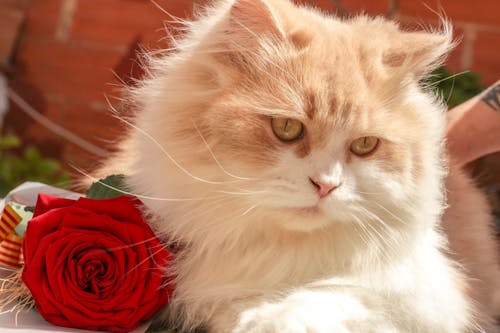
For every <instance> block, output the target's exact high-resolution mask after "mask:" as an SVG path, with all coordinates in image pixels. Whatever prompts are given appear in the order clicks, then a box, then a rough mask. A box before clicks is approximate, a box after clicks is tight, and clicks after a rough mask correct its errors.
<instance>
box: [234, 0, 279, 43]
mask: <svg viewBox="0 0 500 333" xmlns="http://www.w3.org/2000/svg"><path fill="white" fill-rule="evenodd" d="M273 5H274V3H273V0H236V1H235V2H234V4H233V5H232V7H231V9H230V11H229V27H228V29H229V31H228V32H229V33H230V34H231V35H233V37H237V40H238V42H240V43H242V46H245V44H248V43H255V42H258V41H259V39H262V38H282V37H284V36H285V33H284V31H283V27H282V24H281V23H280V18H279V17H278V16H279V15H278V11H277V9H276V8H274V7H273Z"/></svg>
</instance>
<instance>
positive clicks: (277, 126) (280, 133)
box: [271, 118, 304, 142]
mask: <svg viewBox="0 0 500 333" xmlns="http://www.w3.org/2000/svg"><path fill="white" fill-rule="evenodd" d="M271 126H272V128H273V132H274V135H276V136H277V137H278V139H280V140H281V141H285V142H291V141H294V140H297V139H299V138H300V137H301V136H302V133H303V132H304V125H303V124H302V123H301V122H300V121H298V120H296V119H291V118H271Z"/></svg>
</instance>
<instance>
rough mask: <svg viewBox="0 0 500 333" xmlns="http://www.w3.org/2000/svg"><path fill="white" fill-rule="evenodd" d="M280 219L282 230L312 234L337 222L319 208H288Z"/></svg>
mask: <svg viewBox="0 0 500 333" xmlns="http://www.w3.org/2000/svg"><path fill="white" fill-rule="evenodd" d="M285 210H286V212H284V213H283V215H281V218H280V219H279V221H280V225H281V227H282V228H284V229H286V230H289V231H295V232H297V231H302V232H310V231H313V230H316V229H321V228H323V227H326V226H328V225H331V224H332V223H335V221H334V220H333V219H332V218H331V217H329V216H328V215H327V214H325V212H324V211H323V210H322V209H321V208H320V207H318V206H310V207H296V208H290V207H287V208H286V209H285Z"/></svg>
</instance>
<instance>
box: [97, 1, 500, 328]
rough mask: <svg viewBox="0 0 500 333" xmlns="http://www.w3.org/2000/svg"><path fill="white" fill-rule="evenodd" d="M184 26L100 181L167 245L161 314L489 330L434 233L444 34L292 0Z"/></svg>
mask: <svg viewBox="0 0 500 333" xmlns="http://www.w3.org/2000/svg"><path fill="white" fill-rule="evenodd" d="M184 23H185V28H184V30H185V33H184V35H183V36H182V37H175V38H173V40H172V42H173V44H174V49H173V50H165V52H163V53H160V54H158V53H157V54H155V56H151V57H149V58H147V64H146V67H145V68H146V70H147V72H148V75H147V78H145V79H144V80H142V81H140V82H139V83H138V85H137V86H136V87H133V88H131V89H130V91H129V100H130V103H131V107H132V108H134V109H135V110H136V114H135V115H134V117H133V121H128V120H125V119H124V121H125V122H126V123H127V124H128V125H130V126H131V131H130V133H129V134H128V136H127V138H126V139H125V140H124V141H123V144H122V145H121V152H120V153H118V154H117V155H116V156H115V157H113V158H112V159H111V160H110V161H108V162H107V163H106V165H107V166H106V168H103V170H102V173H107V174H109V173H111V172H113V173H116V172H120V173H123V174H125V175H126V176H127V183H128V186H129V188H130V191H131V192H133V193H135V194H137V195H138V196H139V198H141V199H142V200H143V201H144V202H145V204H146V205H147V207H148V212H149V213H150V214H151V217H150V224H151V226H152V227H153V229H154V230H155V232H156V233H157V235H159V236H160V237H163V238H164V240H165V241H166V242H170V243H172V244H176V248H177V252H176V261H175V266H174V269H173V272H171V273H172V274H174V275H175V294H174V297H173V299H172V300H171V303H170V306H169V309H168V310H167V312H166V313H167V314H166V315H165V316H168V317H169V318H170V319H171V320H173V321H175V322H176V323H178V325H179V327H180V328H181V329H183V330H190V329H194V328H197V327H203V328H205V329H206V330H207V331H208V332H217V333H226V332H231V333H239V332H255V333H257V332H294V333H295V332H297V333H298V332H350V333H355V332H363V333H369V332H440V333H442V332H453V333H456V332H473V331H479V330H480V329H479V326H480V325H483V326H484V327H486V326H488V325H491V324H492V321H491V319H490V317H488V316H489V314H486V315H484V316H481V314H480V313H479V312H480V311H477V308H476V305H475V303H474V301H473V300H472V298H471V296H470V294H469V293H468V291H469V289H470V286H471V284H470V283H469V279H468V278H467V276H466V275H465V273H466V269H467V267H468V266H467V265H468V264H469V265H470V264H472V263H473V260H472V261H468V262H464V263H462V262H461V261H460V260H454V259H453V258H452V256H453V254H450V253H449V252H450V251H449V247H448V243H447V238H446V236H445V235H444V233H443V232H442V230H441V225H440V219H441V217H442V214H443V210H444V209H445V201H444V200H445V198H444V179H445V176H446V170H447V167H446V163H445V161H444V158H443V150H444V148H443V142H444V140H443V137H444V128H445V117H444V116H445V106H444V103H443V102H442V101H441V100H440V99H439V98H438V97H437V96H435V94H433V93H432V91H431V89H430V88H428V87H427V88H426V87H423V85H422V83H421V82H422V78H424V77H425V76H426V75H427V74H428V73H429V72H430V71H431V70H432V69H433V68H435V67H436V66H438V65H439V64H441V62H442V61H443V59H444V58H445V56H446V54H447V53H448V51H449V50H450V49H451V47H452V46H453V40H452V36H451V27H450V26H449V24H448V23H446V22H445V23H444V24H443V29H442V30H440V31H425V32H417V31H414V32H405V31H403V30H402V29H400V28H399V26H398V25H397V24H396V23H394V22H391V21H387V20H385V19H383V18H380V17H379V18H369V17H366V16H355V17H351V18H348V19H342V20H341V19H338V18H335V17H331V16H328V15H326V14H324V13H321V12H319V11H317V10H314V9H311V8H308V7H301V6H298V5H295V4H293V3H292V2H290V1H289V0H232V1H230V0H219V1H216V2H214V3H212V4H211V5H207V6H205V7H203V8H202V9H198V13H197V18H196V20H194V21H190V22H184ZM460 177H462V178H459V179H465V183H467V178H466V177H465V176H464V175H462V174H460ZM464 177H465V178H464ZM468 185H470V186H472V184H468ZM476 195H477V196H479V197H480V194H477V193H476ZM480 200H481V199H480ZM448 217H449V218H452V219H453V218H455V217H456V216H455V217H454V216H453V214H448ZM447 225H448V226H450V225H451V224H447ZM483 231H484V230H483ZM459 245H460V244H459ZM458 252H459V251H456V253H458ZM483 294H485V293H482V294H481V295H483ZM481 295H478V297H480V296H481ZM491 327H493V326H491Z"/></svg>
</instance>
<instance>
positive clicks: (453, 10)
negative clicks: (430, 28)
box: [400, 0, 500, 25]
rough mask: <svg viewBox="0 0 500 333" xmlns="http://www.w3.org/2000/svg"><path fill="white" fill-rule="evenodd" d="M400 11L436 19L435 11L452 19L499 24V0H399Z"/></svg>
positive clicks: (409, 14)
mask: <svg viewBox="0 0 500 333" xmlns="http://www.w3.org/2000/svg"><path fill="white" fill-rule="evenodd" d="M400 12H401V14H402V15H408V16H413V17H419V18H431V19H436V18H437V17H438V14H436V12H437V13H444V14H445V15H446V16H447V17H448V18H449V19H451V20H452V21H462V22H477V23H482V24H493V25H500V21H499V19H498V13H500V1H498V0H480V1H477V2H475V3H471V2H470V1H467V0H428V1H415V0H400Z"/></svg>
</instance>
